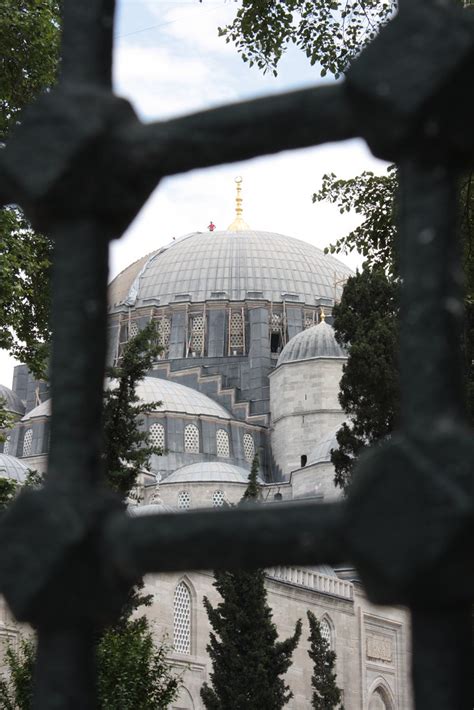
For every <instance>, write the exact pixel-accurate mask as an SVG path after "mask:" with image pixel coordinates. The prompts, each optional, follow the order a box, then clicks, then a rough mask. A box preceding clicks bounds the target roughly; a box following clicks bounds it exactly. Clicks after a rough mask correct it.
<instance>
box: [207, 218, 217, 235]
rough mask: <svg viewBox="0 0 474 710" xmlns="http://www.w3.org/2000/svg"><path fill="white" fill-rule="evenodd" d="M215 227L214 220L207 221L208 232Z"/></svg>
mask: <svg viewBox="0 0 474 710" xmlns="http://www.w3.org/2000/svg"><path fill="white" fill-rule="evenodd" d="M215 228H216V225H215V224H214V222H213V221H212V220H211V221H210V223H209V226H208V230H209V231H210V232H213V231H214V230H215Z"/></svg>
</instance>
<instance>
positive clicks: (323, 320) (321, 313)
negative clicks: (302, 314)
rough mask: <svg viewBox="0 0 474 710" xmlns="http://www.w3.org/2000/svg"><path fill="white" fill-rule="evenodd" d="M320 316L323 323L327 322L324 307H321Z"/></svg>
mask: <svg viewBox="0 0 474 710" xmlns="http://www.w3.org/2000/svg"><path fill="white" fill-rule="evenodd" d="M319 318H320V322H321V323H325V322H326V314H325V312H324V309H323V308H321V309H320V311H319Z"/></svg>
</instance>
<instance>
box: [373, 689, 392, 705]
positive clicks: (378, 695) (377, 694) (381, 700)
mask: <svg viewBox="0 0 474 710" xmlns="http://www.w3.org/2000/svg"><path fill="white" fill-rule="evenodd" d="M392 708H393V705H392V703H391V701H390V698H389V697H388V695H387V693H386V692H385V690H384V689H383V688H382V687H381V686H379V687H378V688H376V689H375V690H374V692H373V693H372V695H371V698H370V702H369V710H392Z"/></svg>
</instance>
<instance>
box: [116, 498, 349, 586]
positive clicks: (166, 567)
mask: <svg viewBox="0 0 474 710" xmlns="http://www.w3.org/2000/svg"><path fill="white" fill-rule="evenodd" d="M344 511H345V504H344V503H332V504H321V503H317V504H315V503H299V504H290V505H286V504H284V503H275V504H274V505H270V506H266V507H258V506H255V505H254V506H249V507H245V508H244V507H241V508H237V509H232V510H205V511H197V512H195V511H190V512H186V513H184V512H183V513H171V514H170V513H163V514H161V515H143V516H141V517H130V516H127V515H123V514H122V515H117V516H114V517H113V518H112V519H111V520H110V521H109V523H108V525H107V526H106V530H105V538H104V544H105V550H104V551H103V555H104V557H103V559H107V560H110V561H111V562H112V564H115V565H116V566H117V568H118V571H119V572H120V573H121V574H123V575H124V576H129V577H138V576H142V575H144V574H146V573H149V572H171V571H178V570H182V571H186V570H190V569H239V568H241V569H255V568H258V567H272V566H273V565H278V564H288V565H292V564H293V565H295V564H300V565H312V564H321V563H339V562H347V561H348V546H347V544H346V536H345V528H344V517H345V516H344Z"/></svg>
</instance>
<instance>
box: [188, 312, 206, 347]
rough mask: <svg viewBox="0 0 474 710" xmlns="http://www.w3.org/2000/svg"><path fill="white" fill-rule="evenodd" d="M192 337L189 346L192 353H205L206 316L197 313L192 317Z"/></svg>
mask: <svg viewBox="0 0 474 710" xmlns="http://www.w3.org/2000/svg"><path fill="white" fill-rule="evenodd" d="M190 331H191V338H190V341H189V348H188V350H189V351H190V354H191V355H202V354H203V353H204V316H203V315H195V316H191V319H190Z"/></svg>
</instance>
